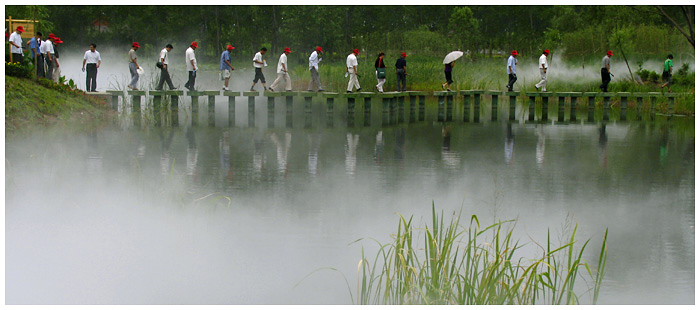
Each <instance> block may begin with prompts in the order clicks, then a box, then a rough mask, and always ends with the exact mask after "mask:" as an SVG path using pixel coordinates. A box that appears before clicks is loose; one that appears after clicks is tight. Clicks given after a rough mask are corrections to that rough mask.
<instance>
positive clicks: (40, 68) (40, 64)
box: [36, 55, 46, 77]
mask: <svg viewBox="0 0 700 310" xmlns="http://www.w3.org/2000/svg"><path fill="white" fill-rule="evenodd" d="M36 76H37V77H46V72H44V55H36Z"/></svg>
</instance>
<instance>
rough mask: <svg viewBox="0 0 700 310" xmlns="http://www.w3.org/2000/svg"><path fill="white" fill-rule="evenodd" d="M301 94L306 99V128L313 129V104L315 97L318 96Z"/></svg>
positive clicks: (306, 93) (312, 93) (308, 93)
mask: <svg viewBox="0 0 700 310" xmlns="http://www.w3.org/2000/svg"><path fill="white" fill-rule="evenodd" d="M299 94H300V95H301V96H302V97H304V128H307V129H308V128H311V123H312V119H311V116H312V115H313V113H312V110H311V103H312V102H313V97H315V96H316V93H314V92H306V91H305V92H299Z"/></svg>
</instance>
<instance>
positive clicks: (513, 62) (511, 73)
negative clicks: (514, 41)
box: [506, 50, 518, 91]
mask: <svg viewBox="0 0 700 310" xmlns="http://www.w3.org/2000/svg"><path fill="white" fill-rule="evenodd" d="M517 57H518V51H516V50H513V52H511V53H510V57H508V62H507V64H506V67H507V68H506V69H507V71H508V85H506V89H507V90H508V91H513V84H515V81H517V80H518V76H517V75H516V74H515V66H517V65H518V58H517Z"/></svg>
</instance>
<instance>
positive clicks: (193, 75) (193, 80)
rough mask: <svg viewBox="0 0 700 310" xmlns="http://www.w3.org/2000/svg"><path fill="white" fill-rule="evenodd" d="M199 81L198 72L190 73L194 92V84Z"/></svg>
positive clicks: (191, 87) (191, 86)
mask: <svg viewBox="0 0 700 310" xmlns="http://www.w3.org/2000/svg"><path fill="white" fill-rule="evenodd" d="M196 79H197V71H190V80H191V81H190V89H191V90H194V82H195V80H196Z"/></svg>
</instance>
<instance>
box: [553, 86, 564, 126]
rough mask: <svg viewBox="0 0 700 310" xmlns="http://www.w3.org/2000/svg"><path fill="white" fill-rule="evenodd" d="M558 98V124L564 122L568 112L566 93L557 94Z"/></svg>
mask: <svg viewBox="0 0 700 310" xmlns="http://www.w3.org/2000/svg"><path fill="white" fill-rule="evenodd" d="M555 95H556V96H557V99H558V100H557V122H559V123H562V122H564V112H565V110H566V93H555Z"/></svg>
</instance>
